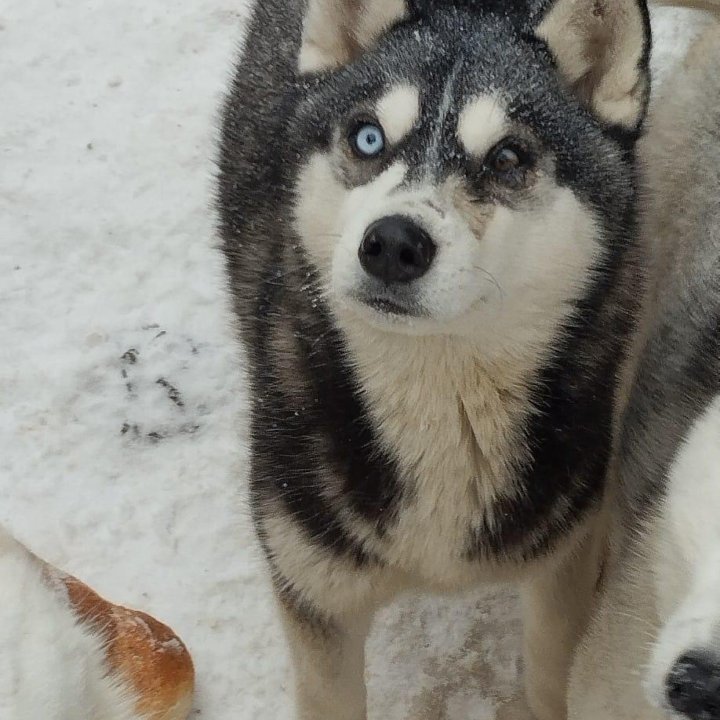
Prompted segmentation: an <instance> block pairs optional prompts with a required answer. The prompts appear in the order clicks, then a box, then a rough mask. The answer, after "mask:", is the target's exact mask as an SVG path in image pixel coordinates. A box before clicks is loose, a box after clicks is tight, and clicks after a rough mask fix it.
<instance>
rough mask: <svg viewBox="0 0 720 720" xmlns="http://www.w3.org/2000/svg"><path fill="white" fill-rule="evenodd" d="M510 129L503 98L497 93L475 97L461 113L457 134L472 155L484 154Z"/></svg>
mask: <svg viewBox="0 0 720 720" xmlns="http://www.w3.org/2000/svg"><path fill="white" fill-rule="evenodd" d="M508 129H509V121H508V117H507V114H506V113H505V110H504V108H503V103H502V99H501V98H500V96H499V95H497V94H492V95H481V96H480V97H475V98H473V99H472V100H471V101H470V102H469V103H468V104H467V105H465V107H464V108H463V110H462V112H461V113H460V120H459V122H458V128H457V135H458V140H459V141H460V144H461V145H462V146H463V148H465V151H466V152H467V153H469V154H470V155H476V156H483V155H485V153H487V151H488V150H489V149H490V148H491V147H492V146H493V145H495V144H496V143H497V142H499V141H500V140H502V139H503V137H504V136H505V135H506V134H507V131H508Z"/></svg>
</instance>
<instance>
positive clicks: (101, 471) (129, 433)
mask: <svg viewBox="0 0 720 720" xmlns="http://www.w3.org/2000/svg"><path fill="white" fill-rule="evenodd" d="M247 13H248V3H246V2H244V1H243V0H234V1H232V2H231V1H230V0H195V1H194V2H193V3H177V2H174V1H172V0H152V1H151V2H147V0H123V1H122V2H121V1H120V0H4V2H3V3H2V5H1V6H0V329H1V330H2V335H1V337H2V341H0V523H2V524H5V525H6V526H7V527H9V528H10V529H11V530H12V531H13V532H15V533H16V534H17V536H18V537H19V538H20V539H21V540H23V541H24V542H25V543H27V544H28V545H29V546H30V547H31V548H33V549H34V550H35V551H36V552H38V553H39V554H41V555H42V556H44V557H45V558H46V559H48V560H49V561H51V562H53V563H54V564H56V565H59V566H61V567H63V568H64V569H66V570H68V571H70V572H72V573H74V574H77V575H78V576H80V577H81V578H83V579H84V580H85V581H87V582H89V583H91V584H92V585H94V587H95V588H96V589H97V590H98V591H100V592H102V593H103V594H105V595H106V596H107V597H109V598H110V599H112V600H114V601H115V602H121V603H125V604H129V605H133V606H137V607H141V608H142V609H144V610H146V611H148V612H151V613H153V614H155V615H156V616H157V617H158V618H160V619H162V620H164V621H165V622H167V623H169V624H171V625H172V626H173V627H174V629H175V630H176V631H177V632H179V633H180V634H181V636H182V637H183V638H184V639H185V640H186V641H187V643H188V645H189V646H190V649H191V650H192V652H193V654H194V657H195V661H196V665H197V671H198V681H199V690H198V696H197V703H196V707H197V709H196V717H197V718H207V719H208V720H230V719H231V718H232V719H233V720H238V719H241V720H252V719H255V718H258V719H260V718H262V719H263V720H268V719H272V720H286V719H287V718H289V717H290V712H289V696H288V688H289V682H288V680H289V677H288V671H287V663H286V657H285V652H284V648H283V643H282V639H281V636H280V632H279V628H278V627H277V624H276V622H275V619H274V615H273V608H272V603H271V601H270V594H269V591H268V585H267V582H266V579H265V576H264V573H263V567H262V563H261V561H260V557H259V554H258V552H257V551H256V549H255V545H254V542H253V539H252V533H251V531H250V528H249V523H248V521H247V517H246V512H245V505H244V492H245V467H246V460H247V458H246V454H245V449H244V447H245V443H244V439H245V437H246V433H247V430H246V410H245V405H246V393H245V388H244V383H243V377H242V372H241V368H242V357H241V353H240V351H239V350H238V349H237V347H236V346H235V344H234V341H233V334H232V329H231V318H230V315H229V313H228V311H227V307H226V300H225V297H224V294H223V278H222V274H221V264H220V261H219V257H218V254H217V252H216V250H215V249H214V242H215V241H214V238H213V230H212V227H213V218H212V213H211V210H210V196H211V174H212V163H211V159H212V156H213V153H214V132H215V130H214V121H215V119H216V112H217V107H218V102H219V98H220V94H221V92H222V89H223V86H224V84H225V82H226V80H227V78H228V74H229V71H230V68H231V61H232V58H233V53H234V46H235V44H236V42H238V41H239V39H240V37H241V34H242V33H241V27H242V23H243V20H244V19H245V18H246V16H247ZM658 29H659V30H660V44H659V49H660V56H661V57H660V62H659V64H660V65H661V66H666V65H667V62H668V58H670V57H672V56H677V55H679V54H680V53H681V51H682V47H683V42H682V38H683V37H684V35H685V34H686V25H685V24H684V23H682V22H679V21H678V19H677V17H676V16H675V15H674V14H673V13H669V12H666V11H663V15H662V17H660V20H659V23H658ZM517 633H518V620H517V612H516V608H515V603H514V600H513V598H512V596H511V595H508V594H507V593H506V592H503V591H496V592H494V593H492V594H491V595H490V596H489V597H485V598H484V597H483V596H482V595H481V594H477V593H476V594H470V595H467V596H465V597H461V598H443V599H427V598H425V599H420V598H408V599H406V600H405V601H404V602H402V603H399V604H398V605H396V606H394V607H393V608H391V609H389V610H388V611H386V612H385V613H383V615H382V617H381V618H380V620H379V622H378V623H377V626H376V629H375V632H374V634H373V637H372V639H371V642H370V647H369V656H370V668H369V684H370V694H371V710H370V716H371V718H373V719H377V720H379V719H380V718H382V719H383V720H405V719H410V718H412V719H413V720H491V719H492V718H494V717H495V708H496V707H497V706H498V705H499V704H500V703H501V702H502V701H504V700H509V699H511V698H513V697H514V695H515V694H516V691H517V686H518V677H519V669H518V658H517V650H518V640H517V637H518V635H517ZM513 708H514V709H513ZM503 717H504V718H510V717H512V718H518V719H521V718H524V717H525V715H524V714H523V711H522V706H521V705H517V706H513V705H511V706H510V707H509V708H505V709H504V710H503V711H502V712H501V713H499V714H498V718H503Z"/></svg>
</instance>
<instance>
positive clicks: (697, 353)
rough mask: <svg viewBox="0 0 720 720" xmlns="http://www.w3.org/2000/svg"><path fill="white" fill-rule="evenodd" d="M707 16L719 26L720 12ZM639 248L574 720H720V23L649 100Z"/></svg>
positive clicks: (576, 676)
mask: <svg viewBox="0 0 720 720" xmlns="http://www.w3.org/2000/svg"><path fill="white" fill-rule="evenodd" d="M672 4H677V5H684V4H685V5H693V6H695V7H700V6H704V7H705V8H708V9H710V8H712V7H713V6H714V9H715V12H716V13H718V14H719V15H720V3H718V2H715V3H713V2H712V1H711V0H708V1H707V2H689V3H688V2H684V1H683V0H675V1H674V2H673V3H672ZM640 156H641V158H642V159H643V160H644V164H645V165H646V166H647V189H648V193H649V194H648V198H649V201H648V204H647V207H646V209H645V215H646V218H645V222H644V223H643V224H644V232H643V235H644V241H643V245H644V246H645V249H646V251H647V256H648V258H649V263H648V265H649V267H650V268H651V272H650V278H649V286H648V292H647V297H646V301H645V309H644V312H643V313H642V320H641V324H640V332H639V336H638V341H637V343H636V344H635V352H633V353H632V361H631V366H630V368H629V371H628V373H627V376H628V380H629V382H628V386H629V387H630V388H631V391H630V392H629V394H628V401H627V405H626V409H625V411H624V413H623V416H622V417H623V419H622V422H621V424H620V433H619V443H618V462H617V465H616V466H615V463H613V466H614V470H615V471H614V472H613V475H615V476H617V478H618V479H619V481H620V493H619V497H618V502H617V504H616V509H615V511H614V512H613V515H617V522H616V527H615V528H614V532H613V533H612V536H611V537H612V540H613V543H612V556H611V562H610V563H609V570H608V573H607V579H606V581H605V583H604V584H605V591H604V595H603V599H602V602H601V607H600V610H599V612H598V615H597V617H596V618H595V620H594V622H593V624H592V627H591V631H590V633H589V637H588V640H587V641H586V642H584V643H583V646H582V650H581V652H580V653H579V657H578V662H577V665H576V667H575V669H574V672H573V682H572V689H571V701H570V706H571V717H572V718H573V720H658V719H660V718H691V719H692V720H718V719H720V25H716V24H714V25H712V26H711V27H710V29H709V30H708V31H707V32H706V34H705V35H703V36H702V37H701V38H700V39H699V40H698V41H697V42H696V43H695V45H694V46H693V47H692V48H691V50H690V53H689V54H688V56H687V57H686V59H685V62H684V63H682V64H681V65H680V67H679V68H678V70H677V71H676V73H675V74H674V76H673V77H672V78H671V79H670V80H669V81H668V83H667V85H666V86H665V88H664V90H663V93H662V95H661V97H660V98H659V99H657V101H656V102H655V104H654V108H653V112H652V114H651V122H650V130H649V133H648V135H647V137H646V138H645V139H644V140H643V144H642V151H641V153H640Z"/></svg>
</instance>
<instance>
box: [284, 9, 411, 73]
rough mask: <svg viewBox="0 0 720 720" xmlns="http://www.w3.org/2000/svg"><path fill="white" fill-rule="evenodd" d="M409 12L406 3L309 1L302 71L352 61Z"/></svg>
mask: <svg viewBox="0 0 720 720" xmlns="http://www.w3.org/2000/svg"><path fill="white" fill-rule="evenodd" d="M407 13H408V10H407V6H406V4H405V0H307V10H306V12H305V21H304V24H303V35H302V46H301V49H300V57H299V59H298V67H299V70H300V72H302V73H307V72H318V71H320V70H327V69H330V68H334V67H340V66H342V65H345V64H346V63H349V62H351V61H352V60H354V59H355V58H356V57H357V56H358V55H360V54H362V53H363V52H364V51H365V50H368V49H369V48H370V47H372V46H373V44H374V43H375V42H377V40H378V39H379V38H380V36H381V35H382V34H383V33H384V32H385V31H387V30H388V29H389V28H390V27H391V26H392V25H394V24H395V23H396V22H398V21H399V20H402V19H403V18H404V17H405V16H406V15H407Z"/></svg>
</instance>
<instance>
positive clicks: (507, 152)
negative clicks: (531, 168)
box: [492, 147, 521, 173]
mask: <svg viewBox="0 0 720 720" xmlns="http://www.w3.org/2000/svg"><path fill="white" fill-rule="evenodd" d="M520 163H521V161H520V156H519V155H518V154H517V153H516V152H515V151H514V150H513V149H512V148H510V147H504V148H500V149H499V150H498V151H497V152H496V153H495V156H494V157H493V162H492V168H493V170H495V172H499V173H508V172H512V171H513V170H517V169H518V168H519V167H520Z"/></svg>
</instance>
